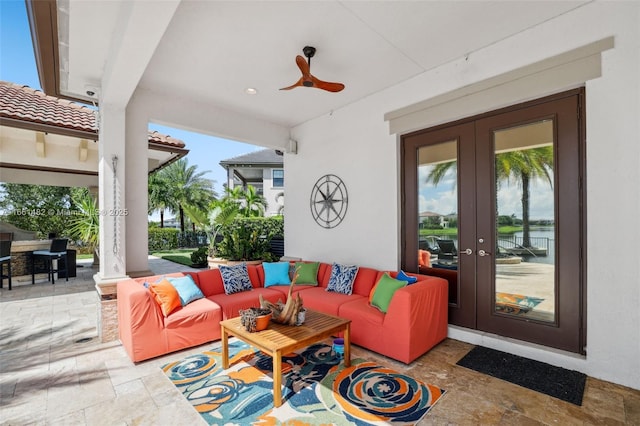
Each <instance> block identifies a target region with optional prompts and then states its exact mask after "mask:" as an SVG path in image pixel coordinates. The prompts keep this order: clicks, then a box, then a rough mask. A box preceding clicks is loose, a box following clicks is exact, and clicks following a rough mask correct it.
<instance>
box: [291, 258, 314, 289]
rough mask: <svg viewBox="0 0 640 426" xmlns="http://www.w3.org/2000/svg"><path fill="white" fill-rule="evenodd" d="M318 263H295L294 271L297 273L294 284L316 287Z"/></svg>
mask: <svg viewBox="0 0 640 426" xmlns="http://www.w3.org/2000/svg"><path fill="white" fill-rule="evenodd" d="M319 267H320V262H296V267H295V270H294V274H295V271H298V279H297V280H296V284H306V285H318V268H319Z"/></svg>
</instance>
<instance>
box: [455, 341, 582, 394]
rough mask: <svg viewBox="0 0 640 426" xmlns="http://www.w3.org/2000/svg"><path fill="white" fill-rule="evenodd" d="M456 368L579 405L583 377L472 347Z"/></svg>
mask: <svg viewBox="0 0 640 426" xmlns="http://www.w3.org/2000/svg"><path fill="white" fill-rule="evenodd" d="M458 365H461V366H463V367H467V368H470V369H471V370H475V371H478V372H480V373H484V374H488V375H490V376H493V377H497V378H498V379H502V380H506V381H508V382H511V383H514V384H516V385H520V386H522V387H525V388H528V389H531V390H534V391H537V392H541V393H544V394H545V395H549V396H552V397H554V398H558V399H561V400H563V401H567V402H570V403H572V404H575V405H582V395H583V393H584V385H585V382H586V380H587V376H586V375H584V374H582V373H579V372H577V371H573V370H566V369H564V368H560V367H555V366H553V365H549V364H545V363H544V362H540V361H534V360H532V359H528V358H523V357H520V356H517V355H512V354H509V353H506V352H500V351H496V350H494V349H489V348H485V347H482V346H476V347H475V348H473V349H471V350H470V351H469V353H468V354H466V355H465V356H464V357H462V358H461V359H460V361H458Z"/></svg>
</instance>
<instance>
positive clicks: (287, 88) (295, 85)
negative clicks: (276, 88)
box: [280, 78, 304, 90]
mask: <svg viewBox="0 0 640 426" xmlns="http://www.w3.org/2000/svg"><path fill="white" fill-rule="evenodd" d="M303 81H304V79H303V78H300V80H298V81H296V82H295V83H294V84H292V85H291V86H287V87H283V88H281V89H280V90H291V89H295V88H296V87H301V86H303Z"/></svg>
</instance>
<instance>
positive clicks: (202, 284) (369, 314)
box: [117, 263, 448, 364]
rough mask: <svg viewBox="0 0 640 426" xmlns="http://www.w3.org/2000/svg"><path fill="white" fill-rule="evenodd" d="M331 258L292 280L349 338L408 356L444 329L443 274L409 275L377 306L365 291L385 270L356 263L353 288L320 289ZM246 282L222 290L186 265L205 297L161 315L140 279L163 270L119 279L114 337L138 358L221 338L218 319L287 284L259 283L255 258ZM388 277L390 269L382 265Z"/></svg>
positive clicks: (212, 276) (214, 279)
mask: <svg viewBox="0 0 640 426" xmlns="http://www.w3.org/2000/svg"><path fill="white" fill-rule="evenodd" d="M331 268H332V265H331V264H328V263H320V265H319V268H318V274H317V280H318V285H317V286H312V285H302V284H296V285H295V287H294V291H295V292H296V293H298V292H299V294H300V296H301V297H302V299H303V303H304V306H305V307H306V308H308V309H313V310H318V311H321V312H325V313H328V314H332V315H338V316H340V317H343V318H348V319H350V320H351V342H352V343H354V344H356V345H359V346H362V347H365V348H367V349H369V350H372V351H374V352H378V353H380V354H382V355H385V356H388V357H390V358H393V359H396V360H398V361H402V362H404V363H407V364H408V363H410V362H412V361H413V360H415V359H416V358H418V357H419V356H420V355H422V354H424V353H426V352H427V351H428V350H429V349H431V348H432V347H434V346H435V345H437V344H438V343H439V342H441V341H442V340H443V339H444V338H445V337H446V336H447V322H448V321H447V309H448V283H447V281H446V280H445V279H442V278H438V277H432V276H427V275H420V274H408V275H411V276H414V277H416V278H417V279H418V281H417V282H416V283H414V284H411V285H407V286H405V287H402V288H400V289H398V290H397V291H396V292H395V293H394V295H393V297H392V299H391V302H390V304H389V306H388V309H387V312H386V313H383V312H381V311H380V310H378V309H377V308H375V307H373V306H371V304H370V302H369V296H370V293H371V291H372V289H373V288H374V286H375V285H376V283H377V282H378V281H379V280H380V278H381V277H382V276H383V274H384V273H385V271H379V270H376V269H372V268H366V267H360V268H359V269H358V272H357V275H356V277H355V281H354V283H353V291H352V294H350V295H347V294H342V293H336V292H332V291H327V286H328V284H329V278H330V276H331ZM247 269H248V272H249V279H250V281H251V285H252V287H253V289H252V290H250V291H243V292H240V293H234V294H225V291H224V287H223V282H222V276H221V274H220V271H219V270H218V269H210V270H205V271H200V272H189V273H188V274H189V275H191V277H192V278H193V280H194V281H195V283H196V285H197V286H198V287H199V288H200V290H201V291H202V293H203V294H204V297H203V298H201V299H198V300H195V301H193V302H191V303H189V304H187V305H185V306H183V307H181V308H178V309H177V310H175V311H173V312H172V313H171V314H169V315H168V316H167V317H165V316H164V315H163V313H162V311H161V310H160V307H159V305H158V303H156V301H155V300H154V296H153V295H152V294H151V292H150V291H149V290H148V289H147V288H145V286H144V285H143V284H144V283H145V282H147V283H149V282H156V281H158V280H160V279H162V278H163V277H180V276H183V275H184V274H181V273H176V274H167V275H164V276H154V277H146V278H136V279H128V280H124V281H120V282H118V284H117V293H118V295H117V304H118V327H119V334H120V341H121V342H122V345H123V346H124V348H125V350H126V351H127V353H128V355H129V357H130V358H131V360H132V361H134V362H138V361H143V360H145V359H149V358H153V357H156V356H159V355H163V354H166V353H169V352H173V351H177V350H180V349H184V348H188V347H192V346H196V345H200V344H203V343H206V342H210V341H213V340H217V339H220V327H219V322H220V321H221V320H225V319H228V318H232V317H235V316H238V315H239V314H238V310H239V309H247V308H249V307H252V306H258V305H259V302H258V299H259V295H262V297H263V298H264V299H266V300H269V301H271V302H276V301H278V300H282V301H285V299H286V297H287V293H288V290H289V285H271V286H269V287H266V288H265V287H264V283H265V273H264V269H263V267H262V265H257V266H255V265H247ZM388 274H389V275H390V276H391V277H395V276H396V275H397V273H396V272H388Z"/></svg>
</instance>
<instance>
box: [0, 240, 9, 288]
mask: <svg viewBox="0 0 640 426" xmlns="http://www.w3.org/2000/svg"><path fill="white" fill-rule="evenodd" d="M4 265H7V273H6V274H5V273H4ZM5 278H8V279H9V290H11V240H0V288H3V287H2V286H3V285H4V279H5Z"/></svg>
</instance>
